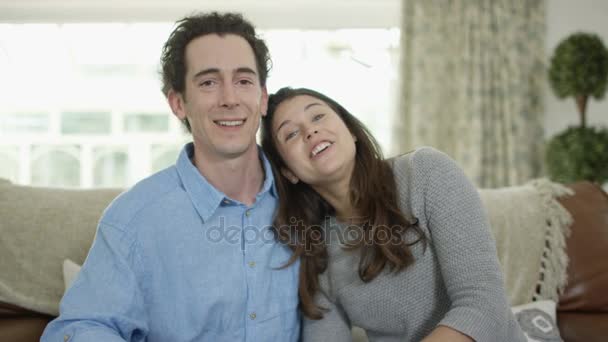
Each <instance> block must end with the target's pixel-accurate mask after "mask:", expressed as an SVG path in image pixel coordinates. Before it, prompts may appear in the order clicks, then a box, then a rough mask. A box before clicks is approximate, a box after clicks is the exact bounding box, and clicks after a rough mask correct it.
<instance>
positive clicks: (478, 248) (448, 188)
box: [413, 148, 521, 341]
mask: <svg viewBox="0 0 608 342" xmlns="http://www.w3.org/2000/svg"><path fill="white" fill-rule="evenodd" d="M413 162H414V165H415V166H414V167H415V168H416V170H417V171H416V174H417V176H416V177H417V178H418V180H422V181H419V182H415V185H414V186H422V187H423V189H424V212H425V216H426V220H427V225H428V229H429V234H430V237H431V239H430V240H431V242H430V243H431V244H432V246H433V248H434V249H435V252H436V255H437V260H438V263H439V268H440V270H441V274H442V276H443V279H444V283H445V286H446V289H447V292H448V296H449V298H450V300H451V307H450V310H449V311H448V312H447V314H446V315H445V316H444V317H443V319H442V320H441V321H440V323H439V324H440V325H444V326H448V327H450V328H452V329H456V330H458V331H460V332H462V333H464V334H466V335H468V336H470V337H472V338H473V339H474V340H476V341H516V340H519V338H516V337H515V336H509V335H512V334H513V332H514V331H513V330H512V328H513V327H512V323H513V318H512V314H511V311H510V307H509V304H508V300H507V297H506V293H505V289H504V282H503V277H502V273H501V270H500V265H499V263H498V256H497V253H496V246H495V242H494V239H493V237H492V235H491V232H490V223H489V220H488V218H487V215H486V213H485V210H484V208H483V205H482V202H481V199H480V197H479V194H478V192H477V189H476V187H475V186H474V185H473V184H472V183H471V182H470V181H469V180H468V178H467V177H466V176H465V174H464V172H463V171H462V170H461V169H460V167H458V165H457V164H456V163H455V162H454V161H453V160H452V159H450V158H449V157H448V156H447V155H445V154H443V153H441V152H439V151H436V150H433V149H430V148H427V149H423V150H421V151H420V152H417V153H416V155H415V157H414V160H413ZM416 165H418V166H416ZM518 337H521V336H518Z"/></svg>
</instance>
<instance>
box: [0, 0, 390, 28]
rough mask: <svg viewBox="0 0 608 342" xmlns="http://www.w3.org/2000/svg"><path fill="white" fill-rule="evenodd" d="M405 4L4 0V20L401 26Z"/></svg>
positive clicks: (376, 0)
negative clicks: (234, 17)
mask: <svg viewBox="0 0 608 342" xmlns="http://www.w3.org/2000/svg"><path fill="white" fill-rule="evenodd" d="M400 8H401V0H77V1H74V0H0V23H1V22H74V21H77V22H83V21H84V22H108V21H110V22H112V21H118V22H131V21H162V22H173V21H175V20H177V19H180V18H182V17H184V16H185V15H188V14H190V13H191V12H193V11H210V10H217V11H237V12H241V13H243V14H244V15H245V16H246V17H247V18H248V19H249V20H251V21H252V22H253V23H254V24H255V25H256V26H257V27H258V28H261V29H277V28H293V27H299V28H301V29H335V28H342V27H350V28H358V27H361V28H387V27H389V28H390V27H398V26H399V23H400V20H399V18H400V12H401V11H400V10H399V9H400Z"/></svg>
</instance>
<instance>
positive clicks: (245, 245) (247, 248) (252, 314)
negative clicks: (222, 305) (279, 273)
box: [241, 207, 259, 341]
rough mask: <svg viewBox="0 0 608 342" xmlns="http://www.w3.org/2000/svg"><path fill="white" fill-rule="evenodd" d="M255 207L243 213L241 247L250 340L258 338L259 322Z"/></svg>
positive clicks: (247, 326) (247, 332)
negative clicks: (256, 282)
mask: <svg viewBox="0 0 608 342" xmlns="http://www.w3.org/2000/svg"><path fill="white" fill-rule="evenodd" d="M255 210H256V209H255V207H249V208H246V209H245V211H244V213H243V220H242V221H243V233H242V235H241V238H242V240H241V241H242V243H241V248H242V251H243V268H244V269H245V279H246V282H247V318H246V322H247V323H246V329H247V331H246V336H247V340H248V341H255V340H256V336H255V333H256V329H255V327H256V324H257V322H258V309H259V308H258V307H257V305H256V303H257V301H256V300H255V298H256V297H255V296H256V293H255V291H254V290H255V281H256V275H257V269H258V264H257V260H256V253H255V252H256V236H257V235H256V234H257V228H256V227H255V225H254V222H255V220H254V215H255Z"/></svg>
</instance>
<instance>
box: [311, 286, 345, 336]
mask: <svg viewBox="0 0 608 342" xmlns="http://www.w3.org/2000/svg"><path fill="white" fill-rule="evenodd" d="M315 303H316V304H317V305H319V306H321V307H323V308H326V309H328V310H327V311H325V312H324V313H323V318H322V319H320V320H312V319H309V318H306V317H304V320H303V328H302V342H318V341H332V342H351V341H352V334H351V327H350V323H349V322H348V320H347V318H346V316H345V314H344V312H343V311H342V310H341V309H340V307H339V306H337V305H336V304H334V303H332V302H331V301H330V300H329V299H328V298H327V296H326V295H325V294H324V293H323V292H322V291H319V292H317V294H316V295H315Z"/></svg>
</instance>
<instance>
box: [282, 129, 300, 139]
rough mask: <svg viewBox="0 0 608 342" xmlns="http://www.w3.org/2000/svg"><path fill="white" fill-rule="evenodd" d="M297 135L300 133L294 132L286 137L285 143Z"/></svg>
mask: <svg viewBox="0 0 608 342" xmlns="http://www.w3.org/2000/svg"><path fill="white" fill-rule="evenodd" d="M297 133H298V131H293V132H291V133H289V134H287V136H285V141H287V140H289V139H291V138H293V137H295V136H296V134H297Z"/></svg>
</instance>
